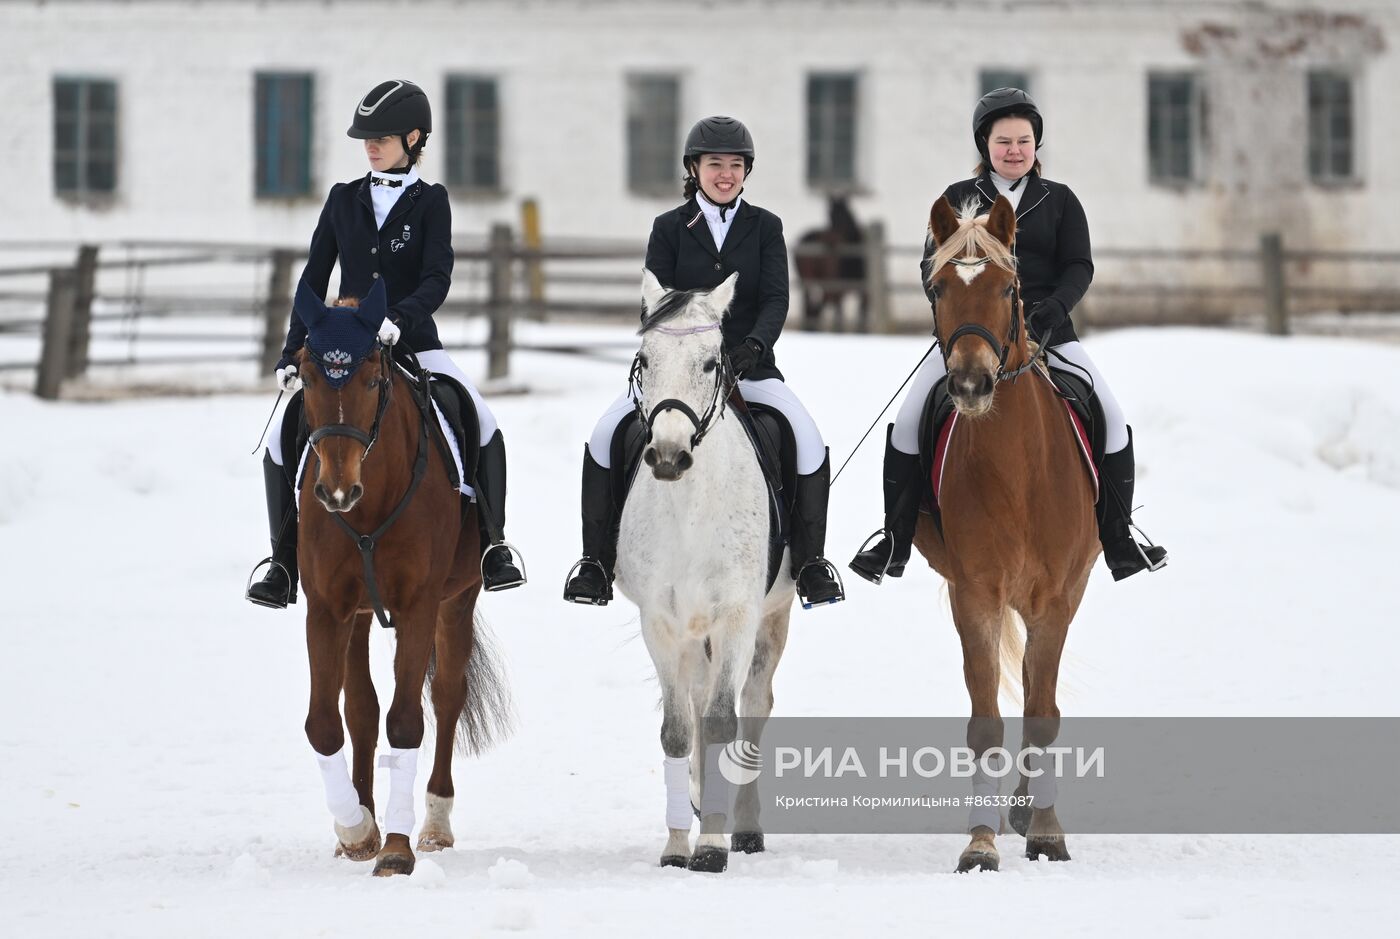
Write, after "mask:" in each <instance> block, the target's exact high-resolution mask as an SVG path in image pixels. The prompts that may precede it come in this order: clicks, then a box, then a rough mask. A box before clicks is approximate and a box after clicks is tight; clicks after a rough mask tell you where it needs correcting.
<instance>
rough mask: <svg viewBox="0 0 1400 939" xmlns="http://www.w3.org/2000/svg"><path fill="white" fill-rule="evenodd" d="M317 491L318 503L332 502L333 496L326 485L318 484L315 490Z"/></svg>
mask: <svg viewBox="0 0 1400 939" xmlns="http://www.w3.org/2000/svg"><path fill="white" fill-rule="evenodd" d="M315 491H316V499H317V501H319V502H329V501H330V499H331V494H330V493H329V492H328V491H326V487H325V485H323V484H322V483H317V484H316V490H315Z"/></svg>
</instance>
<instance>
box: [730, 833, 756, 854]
mask: <svg viewBox="0 0 1400 939" xmlns="http://www.w3.org/2000/svg"><path fill="white" fill-rule="evenodd" d="M729 850H731V851H738V852H739V853H740V854H758V853H760V852H762V851H763V832H761V831H736V832H735V833H734V834H733V835H731V836H730V837H729Z"/></svg>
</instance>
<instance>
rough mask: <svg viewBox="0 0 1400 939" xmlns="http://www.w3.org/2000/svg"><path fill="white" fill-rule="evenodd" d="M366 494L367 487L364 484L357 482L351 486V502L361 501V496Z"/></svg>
mask: <svg viewBox="0 0 1400 939" xmlns="http://www.w3.org/2000/svg"><path fill="white" fill-rule="evenodd" d="M364 494H365V487H364V486H361V485H360V484H359V483H355V485H353V486H351V487H350V502H351V503H355V502H359V501H360V496H362V495H364Z"/></svg>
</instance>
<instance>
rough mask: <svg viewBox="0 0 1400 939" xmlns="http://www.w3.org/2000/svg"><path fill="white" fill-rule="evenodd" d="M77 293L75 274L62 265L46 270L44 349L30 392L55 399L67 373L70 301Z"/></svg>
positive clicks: (71, 319)
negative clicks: (46, 306) (47, 295)
mask: <svg viewBox="0 0 1400 939" xmlns="http://www.w3.org/2000/svg"><path fill="white" fill-rule="evenodd" d="M77 292H78V274H77V272H76V271H74V270H71V269H70V268H66V267H56V268H54V269H53V270H51V271H49V308H48V314H47V315H46V316H45V317H44V349H43V352H42V353H41V354H40V357H39V379H38V381H37V382H36V383H35V385H34V394H36V395H38V396H39V397H40V398H43V399H45V400H47V401H56V400H58V390H59V386H60V385H62V383H63V376H64V375H66V374H67V373H68V352H69V348H70V346H69V343H70V340H71V339H72V337H73V302H74V300H75V299H76V296H77Z"/></svg>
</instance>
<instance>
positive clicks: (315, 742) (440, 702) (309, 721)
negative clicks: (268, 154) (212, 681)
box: [296, 282, 509, 876]
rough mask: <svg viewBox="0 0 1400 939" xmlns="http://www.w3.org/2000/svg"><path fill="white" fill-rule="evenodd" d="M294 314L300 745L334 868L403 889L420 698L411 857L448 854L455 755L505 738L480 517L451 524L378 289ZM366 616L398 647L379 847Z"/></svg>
mask: <svg viewBox="0 0 1400 939" xmlns="http://www.w3.org/2000/svg"><path fill="white" fill-rule="evenodd" d="M342 307H347V308H342ZM296 311H297V314H298V315H299V316H300V317H301V319H302V321H303V322H304V323H305V324H306V326H307V341H306V345H305V346H304V347H303V348H302V349H301V351H300V352H299V353H298V357H297V369H298V373H299V374H300V375H301V376H302V381H303V383H304V390H303V392H302V396H303V404H304V413H305V415H306V423H307V429H308V430H309V432H310V439H309V446H310V452H309V453H308V454H307V458H306V468H305V471H304V473H303V474H302V478H301V480H300V482H299V497H300V506H301V537H300V539H299V543H298V555H297V564H298V567H299V568H300V572H301V579H302V588H303V591H304V596H305V599H306V647H307V655H308V659H309V662H310V667H311V699H310V704H309V706H308V709H307V715H306V737H307V740H308V741H309V742H310V743H311V746H312V749H314V750H315V752H316V758H317V762H318V764H319V766H320V770H321V777H322V783H323V785H324V787H325V793H326V804H327V807H328V808H329V809H330V810H331V814H332V817H333V818H334V819H335V832H336V837H337V839H338V846H337V848H336V855H337V856H342V857H348V858H350V859H351V860H356V861H363V860H369V859H370V858H374V859H375V866H374V873H375V875H376V876H387V875H391V874H409V873H412V871H413V867H414V854H413V849H412V848H411V847H410V845H409V838H410V837H411V835H412V833H413V829H414V822H415V818H414V809H413V800H414V781H415V778H416V775H417V769H418V751H419V748H420V746H421V744H422V740H423V736H424V713H423V712H424V703H423V699H424V693H425V690H426V691H429V692H430V694H431V698H432V704H433V710H434V716H435V722H436V747H435V750H434V755H433V766H432V774H431V775H430V776H429V778H428V786H427V818H426V821H425V823H424V825H423V828H422V830H421V832H420V833H419V837H418V845H417V846H418V850H420V851H435V850H438V849H440V848H446V847H451V846H452V845H453V840H454V839H453V835H452V827H451V823H450V816H451V812H452V802H453V796H454V789H453V782H452V756H453V751H454V745H456V744H458V743H461V744H463V745H464V748H465V749H468V750H470V751H472V752H479V751H480V750H482V749H484V748H486V747H488V746H490V744H491V743H492V742H493V738H495V737H497V736H498V735H500V733H502V732H503V731H504V730H505V728H506V727H507V725H508V723H509V704H508V696H507V694H506V689H505V687H504V685H503V683H502V680H501V676H500V674H499V672H498V670H497V667H496V665H495V663H494V662H493V660H492V656H491V654H490V652H489V650H488V648H487V646H486V645H485V635H484V629H483V624H482V623H481V622H480V621H479V619H478V614H477V610H476V601H477V597H478V595H479V594H480V592H481V586H482V579H481V567H480V564H481V550H482V545H481V537H480V534H479V529H478V525H477V520H476V518H475V513H476V511H477V509H476V505H475V503H471V504H470V507H469V508H467V509H466V510H465V511H464V510H463V500H462V496H461V495H460V493H459V492H458V490H457V489H456V488H455V486H454V483H455V482H456V480H455V479H454V477H453V473H452V471H451V470H450V468H449V466H448V457H447V455H445V454H444V453H443V452H441V451H440V450H439V448H438V447H437V446H436V445H435V444H434V442H433V441H432V440H431V439H430V436H429V435H430V434H432V433H435V432H436V428H435V424H436V418H435V416H434V415H433V412H432V406H431V403H430V402H429V400H428V395H429V392H428V382H427V376H426V375H425V374H419V375H417V376H414V375H410V373H408V372H407V371H405V370H404V369H403V368H401V367H400V366H399V365H397V364H396V363H395V361H394V359H393V356H392V355H391V351H390V346H388V345H385V344H382V343H380V342H379V340H378V338H377V336H376V331H377V330H378V329H379V328H380V324H381V323H382V322H383V319H384V316H385V300H384V290H383V287H382V282H380V283H377V284H375V287H374V289H373V290H372V291H371V292H370V295H369V296H368V297H366V298H365V299H364V300H363V301H362V302H358V303H356V302H354V301H349V302H347V301H344V300H342V301H338V302H337V304H336V305H335V306H334V307H326V306H325V305H324V304H323V303H322V301H321V299H320V298H319V297H317V296H315V295H314V292H313V291H311V290H310V288H308V287H307V286H306V284H305V282H303V283H302V284H301V285H300V286H299V287H298V290H297V298H296ZM415 364H416V363H415ZM415 454H416V456H415ZM386 611H387V614H386ZM376 616H377V617H379V619H380V622H381V624H382V625H385V626H392V627H393V631H394V634H395V639H396V640H397V648H396V650H395V654H394V697H393V703H392V704H391V705H390V706H389V713H388V716H387V721H386V728H387V734H388V740H389V753H388V754H387V755H386V756H383V757H381V759H380V762H381V765H387V766H388V768H389V798H388V803H387V810H386V812H385V815H384V820H385V833H386V835H387V837H385V838H384V839H383V843H382V846H381V835H380V830H379V827H378V825H377V823H376V821H375V813H374V805H375V802H374V767H375V759H374V757H375V747H376V745H377V744H378V741H379V699H378V697H377V695H376V693H375V688H374V683H373V681H372V680H371V677H370V663H369V634H370V629H371V627H372V623H373V621H374V619H375V618H376ZM389 616H391V617H392V620H390V619H389V618H388V617H389ZM342 693H343V694H344V696H345V716H344V722H343V723H342V719H341V711H340V700H341V694H342ZM347 727H348V728H349V735H350V744H351V754H350V756H351V765H350V766H349V767H347V764H346V754H345V731H346V728H347ZM352 773H353V776H352Z"/></svg>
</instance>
